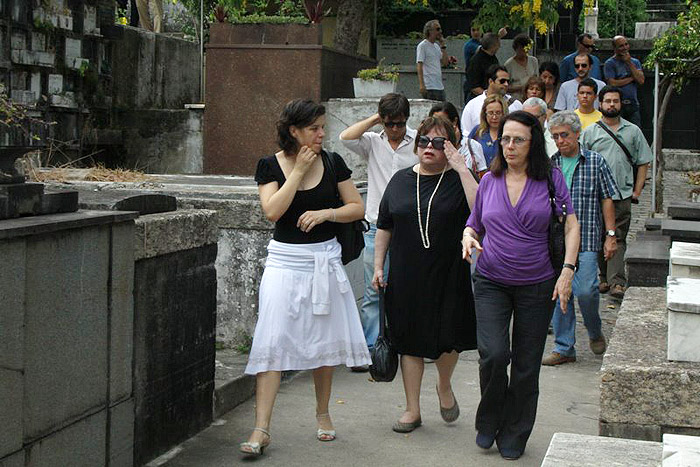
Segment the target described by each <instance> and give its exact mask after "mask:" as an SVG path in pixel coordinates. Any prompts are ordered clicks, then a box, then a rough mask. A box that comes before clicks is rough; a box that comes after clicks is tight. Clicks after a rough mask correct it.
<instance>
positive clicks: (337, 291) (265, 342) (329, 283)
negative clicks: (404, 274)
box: [245, 238, 371, 375]
mask: <svg viewBox="0 0 700 467" xmlns="http://www.w3.org/2000/svg"><path fill="white" fill-rule="evenodd" d="M267 249H268V257H267V261H266V263H265V271H264V273H263V277H262V281H261V283H260V299H259V307H258V322H257V324H256V326H255V334H254V336H253V345H252V348H251V350H250V356H249V358H248V365H247V367H246V369H245V372H246V374H249V375H255V374H257V373H260V372H264V371H286V370H309V369H313V368H319V367H322V366H336V365H342V364H345V365H347V366H349V367H353V366H360V365H368V364H370V363H371V359H370V356H369V351H368V350H367V344H366V341H365V336H364V333H363V331H362V324H361V323H360V317H359V314H358V311H357V306H356V304H355V297H354V295H353V293H352V288H351V286H350V281H349V280H348V276H347V274H346V273H345V268H344V267H343V265H342V262H341V249H340V244H339V243H338V241H337V240H336V239H335V238H333V239H332V240H328V241H325V242H320V243H311V244H301V245H295V244H290V243H280V242H277V241H275V240H271V241H270V244H269V245H268V247H267Z"/></svg>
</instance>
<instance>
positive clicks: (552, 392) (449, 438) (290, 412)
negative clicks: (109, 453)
mask: <svg viewBox="0 0 700 467" xmlns="http://www.w3.org/2000/svg"><path fill="white" fill-rule="evenodd" d="M609 305H610V306H613V307H614V308H613V309H610V308H608V306H609ZM617 308H618V303H617V302H614V301H611V300H609V299H607V298H604V299H603V300H602V301H601V315H602V318H603V326H604V332H605V334H606V335H607V336H610V334H611V331H612V326H613V325H614V322H615V319H616V316H617ZM577 339H578V341H579V342H580V343H581V345H580V346H579V347H578V353H579V355H578V357H579V359H578V361H577V362H576V363H573V364H567V365H562V366H559V367H544V368H542V374H541V377H540V400H539V410H538V419H537V423H536V424H535V429H534V431H533V433H532V436H531V438H530V441H529V444H528V447H527V451H526V452H525V455H524V456H523V457H522V458H521V459H520V461H518V462H517V465H526V466H530V465H533V466H534V465H540V463H541V462H542V459H543V458H544V455H545V453H546V451H547V447H548V445H549V441H550V439H551V437H552V435H553V434H554V433H556V432H569V433H581V434H591V435H597V434H598V407H599V405H598V404H599V385H600V380H599V376H598V370H599V369H600V365H601V362H602V357H597V356H595V355H593V354H592V353H591V352H590V350H588V338H587V335H586V331H585V328H584V327H583V324H582V323H581V321H580V315H579V322H578V326H577ZM551 348H552V336H549V338H548V344H547V347H546V350H545V351H546V352H548V351H551ZM477 359H478V355H477V353H476V351H470V352H464V353H462V355H461V357H460V361H459V363H458V365H457V369H456V371H455V375H454V379H453V381H454V383H453V384H454V392H455V396H456V397H457V400H458V401H459V404H460V407H461V411H462V415H461V417H460V418H459V420H458V421H457V422H456V423H454V424H452V425H447V424H445V423H444V422H443V421H442V420H441V419H440V414H439V411H438V402H437V395H436V393H435V389H434V388H435V381H436V370H435V366H434V365H431V364H427V365H426V372H425V375H424V380H423V389H422V399H421V402H422V408H423V413H422V418H423V423H424V424H423V426H422V427H420V428H418V429H417V430H416V431H415V432H413V433H411V434H408V435H401V434H398V433H394V432H393V431H391V425H392V423H393V422H394V420H395V419H396V418H397V417H399V416H400V415H401V412H402V408H403V406H404V398H403V387H402V384H401V380H400V375H397V379H396V380H394V382H392V383H373V382H370V381H369V380H368V379H369V378H368V375H367V374H356V373H351V372H350V371H349V370H347V369H345V368H344V367H342V368H339V369H338V370H337V371H336V375H335V379H334V384H333V394H332V399H331V404H332V405H331V415H332V417H333V420H334V423H335V426H336V429H337V430H338V439H337V440H336V441H334V442H331V443H320V442H319V441H316V439H315V431H316V423H315V418H314V392H313V382H312V379H311V375H310V373H308V372H304V373H301V374H299V375H298V376H297V377H296V378H295V379H294V380H292V381H291V382H288V383H286V384H284V385H283V386H282V388H281V390H280V394H279V396H278V398H277V403H276V405H275V411H274V414H273V420H272V422H273V423H272V444H271V445H270V448H269V449H268V450H267V451H266V453H265V456H263V457H262V458H260V459H258V460H257V461H255V463H256V464H259V465H267V466H284V467H292V466H316V465H318V466H321V465H323V466H326V465H327V466H346V465H347V466H350V465H370V464H375V465H386V466H405V465H428V464H435V465H443V466H457V465H462V466H463V465H479V466H491V465H503V463H504V462H505V461H503V459H501V457H500V456H499V454H498V451H497V450H496V449H495V448H492V449H491V450H489V451H483V450H481V449H479V448H478V447H476V445H475V444H474V437H475V435H476V432H475V430H474V414H475V410H476V406H477V404H478V401H479V387H478V362H477ZM253 411H254V401H253V400H252V399H251V400H249V401H247V402H246V403H244V404H242V405H241V406H239V407H237V408H236V409H234V410H232V411H231V412H229V413H227V414H226V415H225V416H224V417H222V419H221V420H217V421H216V422H215V424H214V425H213V426H211V427H210V428H208V429H207V430H204V431H203V432H202V433H200V434H199V435H197V436H195V437H194V438H192V439H190V440H188V441H186V442H185V443H183V444H182V445H181V446H179V447H178V448H176V449H175V450H174V451H171V453H170V455H169V456H164V457H162V458H161V459H159V460H157V461H156V462H154V463H152V465H154V466H155V465H167V466H170V467H194V466H198V467H199V466H201V467H204V466H211V467H214V466H230V465H238V464H239V463H243V462H245V463H248V462H249V461H243V460H242V459H241V456H240V455H239V454H238V451H237V449H238V443H239V442H241V441H244V440H245V439H246V438H247V436H248V434H249V432H250V430H251V428H252V427H253V423H254V417H253Z"/></svg>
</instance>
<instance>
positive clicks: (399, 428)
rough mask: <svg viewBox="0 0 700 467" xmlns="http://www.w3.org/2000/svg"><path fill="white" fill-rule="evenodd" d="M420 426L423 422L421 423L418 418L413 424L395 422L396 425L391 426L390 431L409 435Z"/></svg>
mask: <svg viewBox="0 0 700 467" xmlns="http://www.w3.org/2000/svg"><path fill="white" fill-rule="evenodd" d="M422 424H423V422H422V421H421V419H420V418H419V419H418V420H416V421H415V422H408V423H405V422H399V421H397V422H396V423H394V426H392V427H391V429H392V430H394V431H395V432H397V433H410V432H412V431H413V430H415V429H416V428H418V427H419V426H421V425H422Z"/></svg>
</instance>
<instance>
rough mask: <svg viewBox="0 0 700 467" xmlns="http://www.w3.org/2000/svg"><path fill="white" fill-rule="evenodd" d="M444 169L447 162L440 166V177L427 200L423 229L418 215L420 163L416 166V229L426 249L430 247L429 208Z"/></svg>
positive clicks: (443, 174)
mask: <svg viewBox="0 0 700 467" xmlns="http://www.w3.org/2000/svg"><path fill="white" fill-rule="evenodd" d="M445 169H447V164H445V166H444V167H443V168H442V174H441V175H440V179H439V180H438V182H437V185H435V189H434V190H433V194H432V195H430V199H429V200H428V212H427V213H426V215H425V231H424V230H423V220H422V219H421V216H420V165H419V166H418V173H417V174H416V210H417V211H418V230H419V232H420V240H421V242H422V243H423V248H425V249H426V250H427V249H428V248H430V238H429V237H428V227H429V226H430V208H431V207H432V205H433V198H434V197H435V193H437V191H438V188H440V182H442V177H444V176H445Z"/></svg>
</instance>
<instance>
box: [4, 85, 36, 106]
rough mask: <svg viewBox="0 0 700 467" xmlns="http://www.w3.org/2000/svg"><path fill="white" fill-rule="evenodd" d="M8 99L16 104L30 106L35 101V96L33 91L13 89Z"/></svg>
mask: <svg viewBox="0 0 700 467" xmlns="http://www.w3.org/2000/svg"><path fill="white" fill-rule="evenodd" d="M10 98H11V99H12V100H13V101H15V102H16V103H17V104H22V105H31V104H34V103H35V102H36V100H37V96H36V94H35V93H34V91H21V90H17V89H14V90H13V91H12V93H11V94H10Z"/></svg>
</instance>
